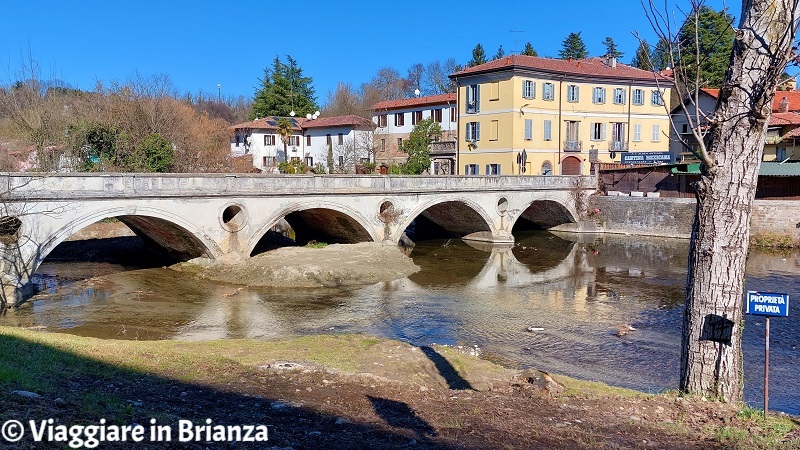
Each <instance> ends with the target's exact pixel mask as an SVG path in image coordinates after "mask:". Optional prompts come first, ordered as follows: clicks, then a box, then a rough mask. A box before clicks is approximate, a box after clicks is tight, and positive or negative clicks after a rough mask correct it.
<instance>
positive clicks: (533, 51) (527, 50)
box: [522, 42, 539, 56]
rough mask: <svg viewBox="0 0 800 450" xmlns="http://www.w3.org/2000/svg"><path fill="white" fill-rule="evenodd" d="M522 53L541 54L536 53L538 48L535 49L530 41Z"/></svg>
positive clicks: (529, 54)
mask: <svg viewBox="0 0 800 450" xmlns="http://www.w3.org/2000/svg"><path fill="white" fill-rule="evenodd" d="M522 54H523V55H528V56H539V54H538V53H536V50H534V49H533V46H532V45H531V43H530V42H528V43H527V44H525V50H523V51H522Z"/></svg>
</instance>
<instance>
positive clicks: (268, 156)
mask: <svg viewBox="0 0 800 450" xmlns="http://www.w3.org/2000/svg"><path fill="white" fill-rule="evenodd" d="M280 119H281V118H280V117H275V116H271V117H265V118H263V119H255V120H252V121H250V122H245V123H240V124H237V125H234V126H233V127H231V128H232V129H233V135H232V136H231V155H232V156H234V157H236V156H245V155H252V156H253V167H255V168H257V169H260V170H261V171H263V172H270V173H272V172H277V171H278V164H280V163H282V162H283V161H288V160H292V159H303V158H304V157H305V149H304V146H303V129H302V128H300V122H301V121H303V120H305V119H296V118H294V117H286V119H288V120H289V122H290V123H291V124H292V135H291V136H289V140H288V142H286V145H285V146H284V142H283V141H282V140H281V136H280V135H279V134H278V121H279V120H280Z"/></svg>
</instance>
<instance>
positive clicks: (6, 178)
mask: <svg viewBox="0 0 800 450" xmlns="http://www.w3.org/2000/svg"><path fill="white" fill-rule="evenodd" d="M0 186H2V190H3V191H4V193H3V197H4V198H5V199H8V200H13V201H20V200H49V199H64V198H72V199H88V198H145V197H154V198H163V197H231V196H238V197H254V196H258V197H270V196H284V195H303V194H307V195H332V194H335V195H347V194H354V195H363V194H383V195H389V194H400V193H407V194H414V193H435V192H474V191H487V192H492V191H495V192H496V191H502V192H507V191H532V190H562V191H563V190H570V189H575V188H576V186H579V187H580V189H582V190H587V191H594V190H596V186H597V179H596V177H590V176H582V177H576V176H447V177H442V176H389V175H383V176H381V175H366V176H365V175H259V174H138V173H137V174H127V173H126V174H115V173H102V174H86V173H69V174H31V173H6V174H0Z"/></svg>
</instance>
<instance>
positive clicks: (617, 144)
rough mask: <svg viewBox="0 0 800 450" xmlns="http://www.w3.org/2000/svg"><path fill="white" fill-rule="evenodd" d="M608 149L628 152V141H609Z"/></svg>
mask: <svg viewBox="0 0 800 450" xmlns="http://www.w3.org/2000/svg"><path fill="white" fill-rule="evenodd" d="M608 151H610V152H627V151H628V143H627V142H622V141H611V142H609V143H608Z"/></svg>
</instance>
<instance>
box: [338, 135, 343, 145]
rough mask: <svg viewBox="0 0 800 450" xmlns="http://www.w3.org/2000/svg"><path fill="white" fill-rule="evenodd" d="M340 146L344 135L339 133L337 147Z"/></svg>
mask: <svg viewBox="0 0 800 450" xmlns="http://www.w3.org/2000/svg"><path fill="white" fill-rule="evenodd" d="M342 144H344V135H343V134H342V133H339V145H342Z"/></svg>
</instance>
